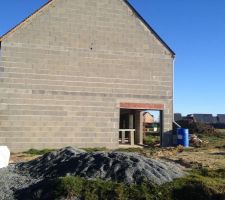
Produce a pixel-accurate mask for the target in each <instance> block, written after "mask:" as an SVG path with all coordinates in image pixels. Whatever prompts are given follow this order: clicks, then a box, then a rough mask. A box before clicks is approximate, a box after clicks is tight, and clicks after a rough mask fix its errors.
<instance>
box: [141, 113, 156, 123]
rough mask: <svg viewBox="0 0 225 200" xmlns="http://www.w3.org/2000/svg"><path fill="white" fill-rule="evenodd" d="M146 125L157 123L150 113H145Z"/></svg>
mask: <svg viewBox="0 0 225 200" xmlns="http://www.w3.org/2000/svg"><path fill="white" fill-rule="evenodd" d="M143 121H144V123H153V122H154V121H155V119H154V116H153V115H152V114H151V113H149V112H144V114H143Z"/></svg>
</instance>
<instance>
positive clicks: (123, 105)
mask: <svg viewBox="0 0 225 200" xmlns="http://www.w3.org/2000/svg"><path fill="white" fill-rule="evenodd" d="M120 108H126V109H140V110H164V105H163V104H154V103H120Z"/></svg>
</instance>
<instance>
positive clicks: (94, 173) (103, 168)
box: [18, 148, 183, 185]
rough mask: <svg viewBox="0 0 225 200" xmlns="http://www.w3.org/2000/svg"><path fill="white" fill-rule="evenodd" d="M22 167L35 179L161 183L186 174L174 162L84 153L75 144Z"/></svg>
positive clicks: (138, 156) (19, 166) (102, 153)
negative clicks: (73, 178)
mask: <svg viewBox="0 0 225 200" xmlns="http://www.w3.org/2000/svg"><path fill="white" fill-rule="evenodd" d="M18 168H19V170H20V171H21V172H24V171H25V172H28V173H29V174H30V175H31V176H32V177H34V178H35V179H45V178H57V177H61V176H81V177H84V178H87V179H93V178H99V179H103V180H110V181H116V182H124V183H129V184H130V183H134V184H140V183H141V182H143V181H144V180H146V181H149V182H151V183H152V184H157V185H160V184H163V183H165V182H169V181H172V180H173V179H175V178H178V177H181V176H182V175H183V172H182V170H181V169H180V168H179V167H177V166H176V165H174V164H172V163H168V162H165V161H159V160H154V159H149V158H146V157H143V156H141V155H138V154H134V153H121V152H95V153H85V152H81V153H80V152H77V151H76V150H74V149H72V148H66V149H63V150H59V151H55V152H52V153H48V154H46V155H44V156H43V157H40V158H38V159H36V160H33V161H30V162H27V163H23V164H20V165H18Z"/></svg>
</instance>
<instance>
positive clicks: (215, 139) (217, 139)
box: [198, 131, 225, 148]
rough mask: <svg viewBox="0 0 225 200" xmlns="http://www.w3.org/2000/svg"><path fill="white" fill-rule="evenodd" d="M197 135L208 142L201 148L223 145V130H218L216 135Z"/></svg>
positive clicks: (224, 137)
mask: <svg viewBox="0 0 225 200" xmlns="http://www.w3.org/2000/svg"><path fill="white" fill-rule="evenodd" d="M198 137H199V138H200V139H202V140H204V141H208V142H209V143H208V144H206V145H204V146H203V148H210V147H217V148H219V147H222V146H225V131H224V132H222V131H220V134H217V135H207V134H199V135H198Z"/></svg>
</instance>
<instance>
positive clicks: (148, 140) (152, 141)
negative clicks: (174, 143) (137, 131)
mask: <svg viewBox="0 0 225 200" xmlns="http://www.w3.org/2000/svg"><path fill="white" fill-rule="evenodd" d="M159 143H160V136H159V135H158V134H157V135H153V134H149V135H146V136H145V137H144V144H146V145H149V146H154V145H156V144H159Z"/></svg>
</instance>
